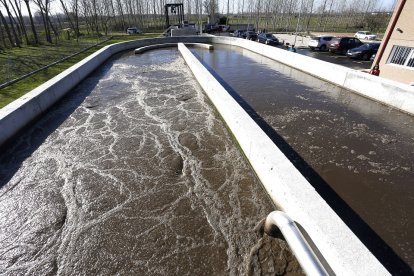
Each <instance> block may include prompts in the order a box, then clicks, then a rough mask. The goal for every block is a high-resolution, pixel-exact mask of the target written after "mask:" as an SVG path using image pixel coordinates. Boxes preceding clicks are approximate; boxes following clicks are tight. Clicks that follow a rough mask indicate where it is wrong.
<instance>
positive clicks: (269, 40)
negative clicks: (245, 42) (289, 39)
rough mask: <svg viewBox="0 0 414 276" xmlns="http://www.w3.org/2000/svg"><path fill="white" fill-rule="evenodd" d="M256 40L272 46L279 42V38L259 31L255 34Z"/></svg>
mask: <svg viewBox="0 0 414 276" xmlns="http://www.w3.org/2000/svg"><path fill="white" fill-rule="evenodd" d="M257 42H260V43H264V44H267V45H273V46H276V45H278V44H279V40H278V39H277V38H276V37H274V36H273V35H272V34H269V33H260V34H259V35H258V36H257Z"/></svg>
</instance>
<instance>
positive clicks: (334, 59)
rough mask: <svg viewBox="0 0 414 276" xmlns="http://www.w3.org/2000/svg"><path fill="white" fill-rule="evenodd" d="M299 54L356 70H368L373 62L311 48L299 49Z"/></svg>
mask: <svg viewBox="0 0 414 276" xmlns="http://www.w3.org/2000/svg"><path fill="white" fill-rule="evenodd" d="M297 53H299V54H301V55H305V56H309V57H313V58H317V59H320V60H324V61H327V62H331V63H335V64H338V65H342V66H346V67H348V68H352V69H355V70H364V69H365V70H366V69H369V68H370V67H371V64H372V62H371V61H369V60H368V61H365V60H359V59H351V58H348V57H347V56H345V55H339V54H332V53H329V52H319V51H311V50H310V49H309V48H298V49H297Z"/></svg>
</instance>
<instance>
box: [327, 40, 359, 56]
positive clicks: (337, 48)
mask: <svg viewBox="0 0 414 276" xmlns="http://www.w3.org/2000/svg"><path fill="white" fill-rule="evenodd" d="M362 44H363V43H362V42H361V40H359V39H358V38H354V37H335V38H332V40H331V42H330V43H329V45H328V49H329V52H331V53H340V54H346V52H347V51H348V50H349V49H352V48H355V47H359V46H361V45H362Z"/></svg>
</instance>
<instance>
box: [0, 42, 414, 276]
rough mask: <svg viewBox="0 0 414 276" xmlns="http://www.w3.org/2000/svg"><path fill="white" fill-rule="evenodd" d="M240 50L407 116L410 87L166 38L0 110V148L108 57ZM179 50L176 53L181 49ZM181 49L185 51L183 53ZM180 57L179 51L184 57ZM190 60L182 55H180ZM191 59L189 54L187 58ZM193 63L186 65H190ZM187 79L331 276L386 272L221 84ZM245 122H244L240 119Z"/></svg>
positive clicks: (204, 75) (88, 63)
mask: <svg viewBox="0 0 414 276" xmlns="http://www.w3.org/2000/svg"><path fill="white" fill-rule="evenodd" d="M178 42H188V43H217V44H228V45H234V46H239V47H242V48H245V49H248V50H250V51H252V52H256V53H258V54H262V55H264V56H266V57H269V58H272V59H275V60H278V61H280V62H282V63H284V64H287V65H290V66H292V67H295V68H297V69H299V70H302V71H305V72H308V73H311V74H312V75H315V76H317V77H319V78H322V79H325V80H328V81H330V82H332V83H335V84H338V85H341V86H342V85H344V86H345V87H347V88H349V89H352V90H354V91H359V93H361V94H363V95H365V96H367V97H371V98H373V99H377V100H379V101H382V102H384V103H387V104H390V105H392V106H394V107H397V108H400V109H402V110H404V111H406V112H411V113H413V114H414V106H413V105H414V104H413V102H414V101H412V99H413V97H414V96H413V95H414V88H411V87H409V86H406V85H402V84H399V83H395V82H392V81H387V80H384V79H382V78H378V77H374V76H370V75H367V74H364V73H360V72H357V71H354V70H351V69H347V68H344V67H342V66H338V65H333V64H329V63H326V62H323V61H319V60H315V59H312V58H309V57H306V56H302V55H299V54H295V53H291V52H288V51H285V50H282V49H277V48H274V47H271V46H267V45H263V44H258V43H256V42H252V41H248V40H243V39H238V38H232V37H214V36H207V37H169V38H154V39H145V40H137V41H129V42H123V43H117V44H113V45H109V46H106V47H104V48H102V49H101V50H99V51H97V52H95V53H94V54H92V55H90V56H89V57H87V58H85V59H84V60H82V61H80V62H79V63H77V64H75V65H73V66H72V67H70V68H69V69H67V70H65V71H64V72H62V73H61V74H59V75H58V76H56V77H54V78H52V79H51V80H49V81H48V82H46V83H44V84H43V85H41V86H39V87H37V88H36V89H34V90H32V91H31V92H29V93H28V94H26V95H24V96H23V97H21V98H19V99H18V100H16V101H14V102H12V103H11V104H9V105H7V106H6V107H4V108H2V109H1V110H0V145H2V144H4V142H5V141H7V140H8V139H10V138H11V137H13V135H15V134H16V133H17V132H18V131H19V130H20V129H22V128H23V127H24V126H25V125H27V124H28V123H29V122H30V121H32V120H34V119H35V118H36V117H37V116H39V115H40V114H41V113H42V112H45V111H46V110H47V109H48V108H49V107H50V106H51V105H53V104H54V103H55V102H56V101H57V100H59V99H60V98H61V97H62V96H63V95H65V94H66V93H67V92H68V91H70V90H71V89H72V88H73V87H74V86H76V85H77V84H78V83H79V82H80V81H81V80H82V79H84V78H85V77H86V76H87V75H89V74H90V73H91V72H92V71H93V70H95V69H96V68H97V67H98V66H100V65H101V64H102V63H103V62H105V61H106V60H107V59H108V58H109V57H111V56H112V55H114V54H116V53H118V52H121V51H124V50H128V49H134V48H138V47H143V46H147V45H153V44H161V43H178ZM180 48H183V47H182V46H180ZM187 51H188V50H187ZM184 52H185V51H184ZM185 55H186V56H189V52H187V54H185ZM191 56H192V55H191ZM196 61H197V59H196V58H195V57H192V58H191V60H190V61H187V63H188V64H189V65H190V64H193V63H194V64H197V62H198V61H197V62H196ZM192 70H194V74H195V75H196V77H197V78H198V80H199V82H200V84H201V85H202V87H203V88H204V89H205V90H206V92H208V94H209V96H211V98H212V101H213V99H214V98H216V99H215V100H214V101H213V102H214V103H215V105H216V107H217V109H218V110H219V112H220V113H221V115H222V116H223V118H225V120H226V123H227V124H228V125H229V128H230V129H231V131H232V132H233V133H234V135H235V137H236V139H237V140H238V143H239V144H240V145H241V146H242V148H243V151H244V152H245V154H246V156H247V157H248V159H249V161H250V163H251V164H252V166H253V168H254V169H255V171H256V173H257V174H258V175H259V177H260V179H261V181H262V183H263V184H264V185H265V187H266V189H267V190H268V192H269V194H270V195H271V197H272V199H273V200H274V201H275V202H276V204H278V205H279V206H281V207H282V208H283V209H284V210H285V211H286V212H287V213H288V214H289V215H291V216H292V218H293V219H295V220H296V221H298V222H299V223H300V224H301V225H302V226H303V227H304V228H305V229H306V230H307V231H308V233H309V234H310V236H311V237H312V239H313V240H314V241H315V243H316V244H317V245H318V248H319V249H320V251H321V252H322V254H323V255H324V257H325V258H326V260H327V261H328V262H329V264H330V265H331V266H332V268H333V269H334V271H335V272H336V273H337V274H342V275H385V274H387V271H386V270H385V269H384V268H383V266H382V265H381V264H380V263H378V261H377V260H376V259H375V258H374V257H373V256H372V254H370V252H369V251H368V250H367V249H366V248H365V247H364V246H363V245H362V243H361V242H360V241H359V240H358V239H357V238H356V237H355V236H354V235H353V233H352V232H351V231H350V230H349V228H348V227H347V226H346V225H345V224H344V223H343V222H342V221H341V220H340V218H338V217H337V216H336V214H335V213H334V212H333V211H332V210H331V208H330V207H329V206H328V205H327V204H326V203H325V201H323V199H321V198H320V197H319V195H318V194H317V193H316V192H315V191H314V189H313V188H312V186H311V185H310V184H309V183H308V182H307V181H306V179H304V178H303V176H302V175H301V174H300V173H299V172H298V171H297V170H296V168H295V167H294V166H293V165H292V164H291V163H290V162H289V161H288V160H287V159H286V157H285V156H284V155H283V154H282V153H281V152H280V150H279V149H278V148H277V147H276V146H275V145H274V144H273V143H272V142H271V140H270V139H269V138H268V137H267V136H266V135H265V134H264V133H263V132H262V131H261V130H260V128H259V127H258V126H257V125H256V124H255V123H254V121H253V120H252V119H251V118H250V117H248V115H247V114H245V112H244V110H242V109H241V108H240V106H238V105H237V103H234V100H233V99H232V98H231V97H230V96H229V95H228V93H227V92H226V91H225V90H224V88H222V87H221V85H220V84H219V83H218V82H217V81H216V80H215V79H214V78H213V79H212V78H211V77H210V76H209V75H208V71H207V70H206V69H205V68H204V67H202V66H200V65H196V66H193V68H192ZM246 116H247V117H246Z"/></svg>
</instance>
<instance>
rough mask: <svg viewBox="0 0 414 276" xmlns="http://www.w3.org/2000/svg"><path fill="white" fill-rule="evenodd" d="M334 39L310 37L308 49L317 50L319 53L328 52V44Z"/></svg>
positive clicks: (327, 36) (330, 37) (323, 36)
mask: <svg viewBox="0 0 414 276" xmlns="http://www.w3.org/2000/svg"><path fill="white" fill-rule="evenodd" d="M332 38H334V37H333V36H330V35H322V36H314V37H311V40H310V41H309V43H308V47H309V48H310V49H311V50H312V51H313V50H315V49H319V51H326V50H328V44H329V42H330V41H331V40H332Z"/></svg>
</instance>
